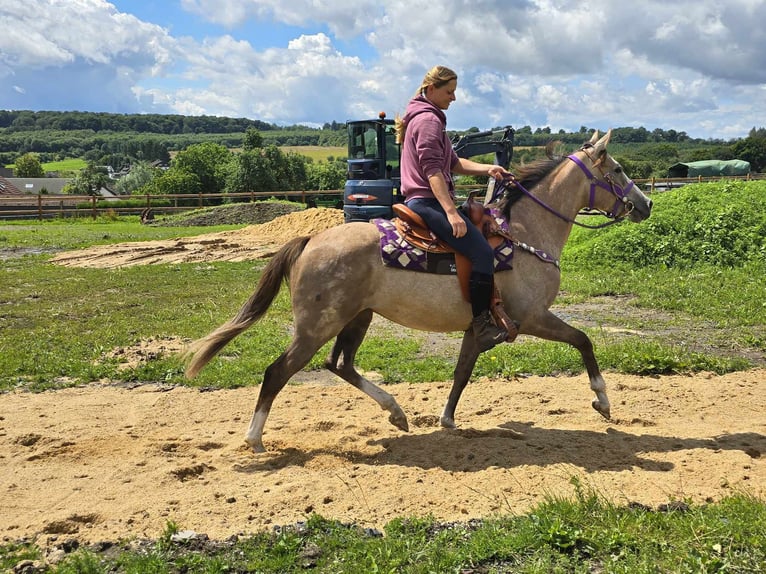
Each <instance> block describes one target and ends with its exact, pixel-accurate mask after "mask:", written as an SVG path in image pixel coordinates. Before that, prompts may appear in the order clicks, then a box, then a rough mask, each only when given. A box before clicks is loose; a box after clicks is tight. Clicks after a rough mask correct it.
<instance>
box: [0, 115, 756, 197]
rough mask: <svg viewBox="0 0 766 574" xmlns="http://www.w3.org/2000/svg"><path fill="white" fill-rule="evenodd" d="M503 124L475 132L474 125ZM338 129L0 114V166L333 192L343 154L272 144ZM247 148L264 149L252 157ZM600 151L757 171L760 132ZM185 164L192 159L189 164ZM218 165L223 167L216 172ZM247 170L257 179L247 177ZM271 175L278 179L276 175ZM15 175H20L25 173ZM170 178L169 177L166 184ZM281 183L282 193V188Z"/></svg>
mask: <svg viewBox="0 0 766 574" xmlns="http://www.w3.org/2000/svg"><path fill="white" fill-rule="evenodd" d="M357 119H359V118H357ZM503 127H505V126H496V127H492V128H488V127H486V126H483V127H482V129H492V130H499V129H502V128H503ZM345 128H346V124H345V122H338V121H332V122H326V123H325V124H323V125H322V126H321V127H314V126H306V125H291V126H278V125H275V124H270V123H266V122H262V121H258V120H252V119H247V118H229V117H218V116H182V115H162V114H115V113H101V112H79V111H71V112H57V111H29V110H19V111H8V110H0V165H10V164H16V166H17V168H18V166H19V164H22V165H25V164H26V163H29V162H28V161H27V160H28V159H29V158H30V154H31V157H33V158H34V159H35V161H39V163H41V164H42V163H48V162H53V161H61V160H66V159H70V158H78V159H82V160H85V161H86V162H87V164H88V166H89V169H90V172H89V173H88V172H86V173H84V174H82V178H84V180H85V181H86V182H90V183H85V184H83V185H81V186H80V188H78V189H73V190H72V191H73V192H74V191H80V192H81V191H83V190H87V189H88V188H89V187H93V186H94V185H95V184H96V183H95V180H94V178H96V179H98V173H97V170H95V168H94V166H110V167H111V168H112V169H113V170H114V171H115V172H118V171H120V170H121V169H124V168H126V167H128V166H135V165H136V164H142V165H144V166H145V165H149V164H152V163H154V162H160V163H163V164H170V163H171V162H170V158H171V156H173V157H175V158H178V154H179V153H181V152H185V151H189V152H192V153H188V154H186V155H187V157H191V156H194V157H197V156H199V155H204V154H202V152H205V153H211V154H212V156H213V157H214V158H217V161H218V162H219V164H218V167H215V168H213V167H210V168H209V169H216V170H217V172H218V173H217V175H216V177H215V178H209V177H208V178H206V177H205V176H203V177H202V178H201V179H202V181H199V182H198V181H192V182H190V180H189V177H188V176H189V174H188V173H186V172H184V170H180V169H176V170H174V171H173V172H172V173H170V174H166V175H167V177H166V183H168V184H169V187H170V188H172V189H196V190H199V189H200V188H201V189H203V190H206V191H214V192H217V191H224V190H225V189H229V190H233V189H242V188H248V187H249V186H250V185H251V184H252V183H253V181H254V180H258V181H260V185H267V188H266V189H267V190H271V189H275V190H276V189H279V188H282V189H338V188H339V187H342V186H341V185H340V183H342V182H343V180H344V177H345V164H344V161H343V158H334V160H333V161H331V162H329V165H323V164H327V163H328V162H318V163H319V164H320V165H317V164H316V163H315V162H313V161H312V160H310V159H308V160H307V159H306V158H302V159H301V158H296V157H292V156H294V155H295V154H291V153H283V152H282V151H280V150H279V148H280V147H283V146H328V147H345V146H346V129H345ZM593 129H594V128H593V127H587V126H581V127H580V129H579V130H578V131H577V132H565V131H563V130H560V131H558V132H553V131H552V130H551V129H550V128H537V129H534V130H533V129H532V128H531V127H530V126H521V127H515V126H514V130H515V137H514V140H515V143H514V145H515V151H514V156H513V164H515V165H518V164H521V163H525V162H528V161H531V160H534V159H536V158H537V157H540V155H541V154H542V153H544V152H543V146H545V145H546V144H547V143H549V142H551V141H560V142H561V143H562V144H563V145H565V146H568V147H570V148H574V147H576V146H579V145H580V144H582V143H583V142H584V141H586V140H587V139H589V137H590V134H591V132H592V131H593ZM600 129H603V127H600ZM478 131H481V130H480V129H479V128H478V127H472V128H470V129H469V130H466V132H478ZM456 134H457V132H454V133H452V134H451V135H456ZM254 148H258V149H259V150H268V151H267V152H266V153H264V152H259V154H255V155H253V153H252V150H253V149H254ZM234 150H238V151H241V150H244V151H248V150H249V151H250V152H251V153H248V154H245V155H244V156H241V157H237V158H234V157H231V152H233V151H234ZM610 151H611V153H612V155H613V156H614V157H615V158H616V159H618V161H620V162H621V163H622V164H623V167H624V168H625V169H626V171H627V172H628V173H629V174H630V175H631V176H632V177H634V178H648V177H665V176H667V169H668V167H669V166H670V165H672V164H674V163H677V162H691V161H699V160H705V159H722V160H727V159H742V160H745V161H748V162H750V164H751V168H752V171H754V172H762V171H764V170H765V169H766V128H763V127H758V128H756V127H753V128H752V130H751V131H750V133H749V134H748V136H747V137H746V138H742V139H736V140H729V141H724V140H720V139H699V138H692V137H690V136H689V135H688V134H687V133H686V132H683V131H676V130H674V129H660V128H657V129H653V130H648V129H646V128H644V127H616V128H613V129H612V138H611V142H610ZM224 152H228V153H224ZM183 155H184V154H182V157H183ZM200 161H201V160H200ZM33 163H34V162H33ZM173 163H178V160H175V161H174V162H173ZM181 163H182V162H181ZM195 163H198V162H196V160H195ZM312 164H313V165H312ZM221 166H225V169H220V168H221ZM232 166H238V167H232ZM174 167H178V166H174ZM84 171H85V170H84ZM187 171H188V170H187ZM256 172H257V173H258V175H254V174H255V173H256ZM280 173H281V174H282V175H283V176H285V177H281V178H280V177H278V176H279V174H280ZM274 174H276V175H274ZM16 175H26V176H29V174H28V173H25V174H20V173H17V174H16ZM198 175H199V174H198ZM288 175H289V177H287V176H288ZM147 177H148V176H146V175H145V176H144V177H143V178H142V181H143V183H142V185H144V184H145V183H147V182H146V179H147ZM171 177H172V178H175V179H174V181H173V182H172V185H170V180H171ZM275 177H276V178H277V179H276V181H275ZM198 179H200V178H198ZM214 181H215V182H216V183H215V185H213V182H214ZM192 184H193V185H192ZM285 185H288V186H289V187H288V188H284V186H285ZM139 187H141V186H139ZM122 191H123V192H127V193H130V192H134V191H135V190H131V189H126V190H122ZM158 191H159V190H158Z"/></svg>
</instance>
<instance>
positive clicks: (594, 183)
mask: <svg viewBox="0 0 766 574" xmlns="http://www.w3.org/2000/svg"><path fill="white" fill-rule="evenodd" d="M610 135H611V130H610V131H609V132H608V133H607V134H606V135H604V136H603V137H601V138H600V139H599V138H598V132H595V133H594V134H593V137H592V138H591V140H590V141H589V142H588V143H586V144H585V145H583V147H582V148H581V149H580V150H578V151H577V152H575V153H573V154H571V155H569V156H565V157H554V156H552V155H549V158H548V159H543V160H540V161H538V162H535V163H532V164H530V165H528V166H526V167H523V168H522V169H521V170H520V171H519V172H518V174H517V176H516V182H517V185H516V188H517V189H518V190H521V191H523V194H522V195H521V197H520V198H518V200H517V201H515V202H512V201H511V200H510V199H509V197H508V194H507V193H506V197H505V198H503V199H501V200H500V201H499V202H498V203H497V204H496V206H497V207H498V208H500V209H502V210H503V214H504V216H505V218H506V219H507V221H508V222H509V231H510V235H511V236H512V237H513V238H514V239H515V240H516V243H517V247H520V248H517V249H516V253H515V256H514V259H513V269H512V270H507V271H502V272H498V273H496V274H495V282H496V285H497V287H498V289H499V291H500V294H501V296H502V299H503V304H504V307H505V311H506V313H507V314H508V316H509V317H510V318H511V319H513V320H514V321H516V322H517V323H518V324H519V325H520V326H519V333H523V334H528V335H533V336H536V337H540V338H542V339H547V340H551V341H560V342H564V343H568V344H570V345H572V346H573V347H575V348H576V349H577V350H578V351H579V352H580V354H581V355H582V359H583V361H584V363H585V366H586V368H587V371H588V377H589V379H590V388H591V389H592V390H593V392H594V393H595V394H596V398H595V400H594V401H593V403H592V406H593V408H595V409H596V410H597V411H598V412H599V413H600V414H601V415H603V416H604V417H606V418H609V416H610V407H609V399H608V397H607V394H606V385H605V383H604V379H603V377H602V376H601V372H600V370H599V367H598V363H597V361H596V358H595V356H594V353H593V345H592V343H591V341H590V339H589V338H588V336H587V335H586V334H585V333H583V332H582V331H580V330H578V329H575V328H574V327H571V326H570V325H568V324H567V323H565V322H564V321H563V320H561V319H560V318H558V317H557V316H556V315H554V314H553V313H551V312H550V311H549V310H548V308H549V307H550V306H551V304H552V303H553V301H554V299H555V298H556V296H557V294H558V290H559V283H560V275H559V274H560V270H559V267H558V264H557V263H558V259H559V257H560V256H561V252H562V249H563V247H564V244H565V243H566V241H567V238H568V237H569V234H570V232H571V229H572V226H573V225H574V224H576V223H577V222H576V221H575V218H576V217H577V215H578V213H580V211H581V210H582V209H588V210H590V211H591V212H592V211H598V212H601V213H602V214H604V215H606V216H608V217H610V218H611V219H614V220H620V219H623V218H626V219H629V220H631V221H634V222H639V221H642V220H644V219H646V218H647V217H649V214H650V212H651V207H652V203H651V201H650V200H649V199H648V198H647V197H646V196H645V195H644V194H643V193H642V192H641V191H640V190H639V189H638V188H637V187H635V186H634V184H633V182H632V181H631V180H630V179H629V178H628V177H627V176H626V174H625V173H624V172H623V170H622V168H621V166H620V165H619V164H618V163H617V162H616V161H615V160H614V159H613V158H612V157H611V156H610V155H609V154H608V153H607V144H608V142H609V138H610ZM511 203H513V210H512V211H511ZM283 280H284V281H288V283H289V288H290V293H291V300H292V308H293V316H294V322H295V325H294V329H295V334H294V336H293V339H292V341H291V343H290V345H289V346H288V347H287V349H286V350H285V351H284V352H283V353H282V354H281V355H280V356H279V358H277V359H276V360H275V361H274V362H273V363H271V365H269V366H268V368H267V369H266V371H265V373H264V377H263V383H262V384H261V389H260V394H259V397H258V401H257V404H256V407H255V411H254V413H253V417H252V420H251V421H250V426H249V428H248V431H247V435H246V437H245V440H246V441H247V443H248V444H249V445H250V447H251V448H252V449H253V450H254V451H255V452H263V451H264V450H265V449H264V445H263V429H264V425H265V424H266V419H267V417H268V415H269V411H270V409H271V405H272V403H273V401H274V399H275V397H276V396H277V394H278V393H279V392H280V391H281V390H282V388H283V387H284V386H285V384H286V383H287V381H288V380H289V379H290V377H292V376H293V375H294V374H295V373H296V372H298V371H299V370H300V369H302V368H303V367H304V366H305V365H306V364H307V363H308V362H309V360H311V358H312V357H313V356H314V354H315V353H316V352H317V351H318V350H319V349H320V348H321V347H322V345H324V344H325V343H327V342H328V341H330V340H331V339H332V338H333V337H335V343H334V345H333V347H332V350H331V351H330V354H329V356H328V357H327V359H326V361H325V363H324V366H325V367H326V368H327V369H329V370H330V371H332V372H333V373H335V374H336V375H338V376H339V377H341V378H342V379H344V380H345V381H347V382H349V383H351V384H352V385H353V386H354V387H356V388H358V389H359V390H361V391H362V392H364V393H366V394H367V395H369V396H370V397H371V398H372V399H373V400H375V401H376V402H377V403H378V404H379V405H380V406H381V407H382V408H383V409H384V410H387V411H388V412H389V413H390V415H389V421H390V422H391V423H392V424H393V425H394V426H395V427H397V428H399V429H402V430H404V431H406V430H408V424H407V417H406V416H405V414H404V412H403V411H402V409H401V408H400V406H399V405H398V403H397V402H396V400H395V399H394V397H393V396H391V395H390V394H389V393H387V392H385V391H384V390H383V389H381V388H380V387H378V386H377V385H375V384H374V383H372V382H370V381H368V380H367V379H365V378H364V377H363V376H362V375H361V374H359V372H358V371H357V370H356V369H355V367H354V358H355V355H356V352H357V350H358V349H359V346H360V345H361V343H362V340H363V339H364V336H365V334H366V333H367V328H368V327H369V325H370V322H371V320H372V317H373V313H377V314H379V315H381V316H383V317H385V318H387V319H389V320H391V321H394V322H395V323H398V324H400V325H403V326H406V327H409V328H412V329H418V330H423V331H435V332H449V331H465V334H464V336H463V342H462V346H461V349H460V355H459V358H458V361H457V365H456V367H455V371H454V382H453V385H452V389H451V391H450V394H449V397H448V400H447V403H446V405H445V407H444V410H443V412H442V415H441V424H442V426H444V427H450V428H451V427H454V426H455V422H454V419H455V408H456V407H457V403H458V401H459V399H460V396H461V394H462V392H463V389H464V388H465V386H466V384H467V383H468V379H469V378H470V376H471V373H472V371H473V368H474V365H475V364H476V360H477V358H478V356H479V351H478V349H477V348H476V346H475V344H474V338H473V335H472V333H471V331H470V329H471V308H470V305H469V303H467V302H466V301H465V300H464V299H463V297H462V295H461V290H460V287H459V284H458V281H457V280H456V278H455V277H454V276H449V275H435V274H430V273H421V272H415V271H408V270H402V269H395V268H392V267H388V266H385V265H383V264H382V261H381V252H380V233H379V230H378V228H377V227H376V225H375V224H374V223H365V222H357V223H348V224H344V225H340V226H337V227H334V228H332V229H329V230H327V231H324V232H322V233H319V234H317V235H315V236H313V237H311V238H309V237H299V238H295V239H293V240H291V241H290V242H288V243H287V244H285V245H284V246H283V247H282V249H281V250H280V251H279V252H278V253H277V254H276V255H274V257H273V258H272V259H271V261H270V262H269V263H268V264H267V266H266V268H265V269H264V271H263V274H262V276H261V279H260V281H259V282H258V285H257V287H256V289H255V292H254V293H253V295H252V296H251V297H250V299H249V300H248V301H247V302H246V303H245V304H244V305H243V306H242V308H241V309H240V310H239V312H238V313H237V315H236V316H235V317H234V318H233V319H231V320H230V321H228V322H227V323H225V324H223V325H221V326H220V327H218V328H217V329H216V330H214V331H213V332H212V333H210V334H209V335H207V336H205V337H203V338H201V339H199V340H197V341H195V342H194V343H192V344H191V346H190V348H189V350H188V352H187V355H188V356H189V357H190V362H189V364H188V366H187V370H186V374H187V376H189V377H194V376H195V375H196V374H197V373H198V372H199V371H200V369H202V367H203V366H205V365H206V364H207V363H208V362H209V361H210V360H211V359H212V358H213V357H214V356H215V355H216V354H217V353H218V352H219V351H220V350H221V349H222V348H223V347H224V346H225V345H226V344H227V343H228V342H229V341H231V340H232V339H233V338H234V337H236V336H237V335H239V334H240V333H242V332H243V331H245V330H246V329H247V328H248V327H250V326H251V325H253V323H255V322H256V321H258V320H259V319H260V318H261V317H262V316H263V315H264V314H265V313H266V312H267V311H268V309H269V307H270V305H271V303H272V302H273V300H274V298H275V297H276V296H277V294H278V293H279V290H280V288H281V285H282V282H283Z"/></svg>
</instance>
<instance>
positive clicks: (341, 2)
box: [0, 0, 766, 140]
mask: <svg viewBox="0 0 766 574" xmlns="http://www.w3.org/2000/svg"><path fill="white" fill-rule="evenodd" d="M436 64H440V65H445V66H448V67H450V68H452V69H453V70H454V71H455V72H457V74H458V78H459V79H458V90H457V93H456V96H457V100H456V101H455V102H453V103H452V105H451V106H450V108H449V110H448V112H447V118H448V128H449V129H451V130H464V129H468V128H471V127H476V128H479V129H480V130H485V129H490V128H493V127H498V126H505V125H511V126H513V127H515V128H519V127H522V126H531V127H532V128H533V130H534V129H537V128H546V127H548V128H550V129H551V130H552V131H553V132H554V133H555V132H558V131H559V130H564V131H567V132H573V131H579V130H580V128H581V127H583V126H584V127H586V128H588V129H594V128H597V129H600V130H606V129H608V128H610V127H629V126H630V127H644V128H646V129H647V130H649V131H652V130H654V129H657V128H660V129H664V130H668V129H674V130H676V131H679V132H680V131H684V132H686V133H687V134H688V135H689V136H690V137H693V138H703V139H723V140H731V139H736V138H743V137H747V135H748V132H749V131H750V130H751V129H752V128H753V127H756V128H758V127H765V126H766V113H765V112H766V0H725V1H722V0H632V1H630V2H626V1H621V2H615V1H614V0H386V1H384V2H382V1H372V0H353V1H350V0H157V1H150V0H113V1H111V2H109V1H106V0H0V109H5V110H34V111H41V110H61V111H71V110H77V111H92V112H113V113H126V114H127V113H161V114H183V115H215V116H229V117H245V118H250V119H255V120H260V121H264V122H268V123H273V124H276V125H294V124H304V125H309V126H317V127H320V126H322V125H323V124H325V123H327V122H333V121H337V122H345V121H347V120H352V119H366V118H372V117H377V115H378V113H379V112H381V111H384V112H386V114H387V115H388V117H394V116H396V115H397V114H401V113H403V112H404V109H405V107H406V104H407V101H408V100H409V99H410V98H411V97H412V95H413V94H414V92H415V91H416V90H417V88H418V86H419V85H420V82H421V80H422V79H423V76H424V75H425V73H426V72H427V71H428V69H429V68H431V67H432V66H434V65H436Z"/></svg>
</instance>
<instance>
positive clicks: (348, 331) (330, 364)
mask: <svg viewBox="0 0 766 574" xmlns="http://www.w3.org/2000/svg"><path fill="white" fill-rule="evenodd" d="M371 321H372V311H371V310H370V309H365V310H364V311H362V312H361V313H359V314H358V315H357V316H356V317H354V319H353V320H352V321H351V322H350V323H348V324H347V325H346V326H345V327H344V328H343V329H342V330H341V332H340V333H338V336H337V338H336V339H335V344H334V345H333V348H332V351H330V355H329V356H328V357H327V360H326V361H325V367H327V368H328V369H329V370H330V371H332V372H333V373H335V374H336V375H338V376H339V377H341V378H342V379H343V380H344V381H346V382H348V383H351V384H352V385H353V386H355V387H356V388H357V389H359V390H360V391H362V392H363V393H365V394H366V395H368V396H369V397H370V398H372V399H373V400H374V401H375V402H376V403H378V404H379V405H380V406H381V408H383V409H384V410H387V411H388V412H389V413H390V415H389V417H388V420H389V422H390V423H391V424H392V425H394V426H395V427H396V428H398V429H401V430H403V431H408V430H409V425H408V424H407V417H406V415H405V414H404V411H402V409H401V407H400V406H399V404H398V403H397V402H396V399H394V397H392V396H391V395H390V394H388V393H387V392H385V391H384V390H383V389H381V388H380V387H378V386H377V385H376V384H374V383H372V382H371V381H368V380H367V379H365V378H364V377H363V376H362V375H360V374H359V372H358V371H357V370H356V369H355V368H354V359H355V357H356V352H357V350H358V349H359V346H360V345H361V344H362V340H364V336H365V335H366V334H367V329H368V327H369V326H370V322H371Z"/></svg>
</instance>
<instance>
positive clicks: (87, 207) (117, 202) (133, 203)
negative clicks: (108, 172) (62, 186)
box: [0, 189, 343, 220]
mask: <svg viewBox="0 0 766 574" xmlns="http://www.w3.org/2000/svg"><path fill="white" fill-rule="evenodd" d="M325 198H337V199H336V203H337V201H342V199H343V190H342V189H341V190H328V191H280V192H276V193H275V192H273V191H269V192H260V191H252V192H247V193H196V194H172V195H149V194H146V195H131V196H126V197H109V198H105V197H101V196H91V195H0V219H40V220H42V219H46V218H53V217H83V216H85V217H89V216H90V217H93V218H96V217H98V216H99V215H104V214H107V213H109V214H116V215H139V214H141V213H142V212H143V211H144V210H145V209H147V208H149V209H151V210H152V213H154V214H161V213H175V212H182V211H190V210H193V209H200V208H203V207H210V206H214V205H222V204H225V203H248V202H254V201H257V200H263V199H287V200H290V201H296V202H299V203H304V204H307V205H316V204H318V203H321V204H324V203H326V202H327V200H326V199H325Z"/></svg>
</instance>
